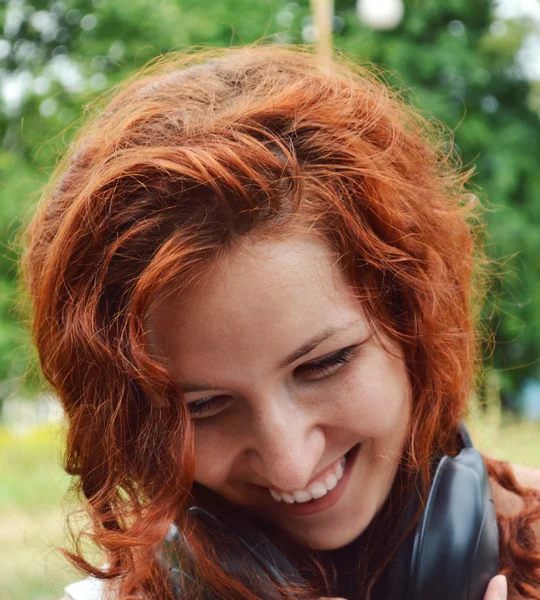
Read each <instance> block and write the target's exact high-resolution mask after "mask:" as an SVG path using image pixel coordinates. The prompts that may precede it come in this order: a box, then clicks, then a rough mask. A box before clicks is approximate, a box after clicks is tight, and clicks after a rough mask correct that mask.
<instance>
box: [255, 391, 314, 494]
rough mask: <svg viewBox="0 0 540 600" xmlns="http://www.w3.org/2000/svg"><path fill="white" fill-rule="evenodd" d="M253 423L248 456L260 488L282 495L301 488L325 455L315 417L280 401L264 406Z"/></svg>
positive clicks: (281, 399) (292, 404)
mask: <svg viewBox="0 0 540 600" xmlns="http://www.w3.org/2000/svg"><path fill="white" fill-rule="evenodd" d="M252 421H253V423H252V428H251V432H250V438H251V439H250V444H249V447H248V449H247V455H248V459H249V461H250V466H251V468H252V469H253V471H255V472H256V473H257V475H258V476H259V478H260V479H261V485H266V486H268V487H272V488H275V489H277V490H280V491H283V492H293V491H295V490H301V489H304V488H305V487H306V486H307V484H308V482H309V481H310V479H312V478H313V476H314V475H315V474H316V472H317V469H318V468H319V466H320V462H321V459H322V456H323V453H324V446H325V438H324V431H323V429H322V427H321V426H320V424H318V422H317V419H316V418H315V416H314V415H312V414H311V412H310V411H309V410H307V409H305V408H303V407H301V406H298V405H296V404H295V403H294V402H293V401H291V400H290V399H289V398H287V399H285V398H280V399H276V400H273V401H271V402H266V403H264V409H263V410H261V411H257V412H255V413H254V414H253V419H252ZM263 482H264V483H263Z"/></svg>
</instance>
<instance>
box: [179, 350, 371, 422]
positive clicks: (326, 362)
mask: <svg viewBox="0 0 540 600" xmlns="http://www.w3.org/2000/svg"><path fill="white" fill-rule="evenodd" d="M359 347H360V344H355V345H353V346H348V347H347V348H342V349H341V350H338V351H337V352H334V353H333V354H329V355H327V356H323V357H322V358H318V359H317V360H314V361H311V362H308V363H304V364H303V365H300V366H298V367H296V369H295V370H294V373H295V375H298V376H299V377H301V378H302V379H307V380H308V381H318V380H320V379H324V378H326V377H329V376H330V375H333V374H334V373H337V372H338V371H339V370H340V369H341V368H342V367H343V366H344V365H346V364H348V363H350V362H351V360H352V359H353V358H354V357H355V356H356V354H357V352H358V348H359ZM230 402H232V398H231V397H230V396H226V395H222V396H210V397H208V398H201V399H200V400H195V401H194V402H189V403H188V409H189V412H190V414H191V417H192V419H206V418H209V417H213V416H214V415H217V414H219V413H220V412H222V411H223V410H225V409H226V408H227V406H228V405H229V404H230Z"/></svg>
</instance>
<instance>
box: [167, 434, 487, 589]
mask: <svg viewBox="0 0 540 600" xmlns="http://www.w3.org/2000/svg"><path fill="white" fill-rule="evenodd" d="M459 437H460V445H461V448H462V449H461V451H460V453H459V454H458V455H457V456H456V457H451V456H443V457H442V458H441V459H440V460H438V461H437V463H436V467H435V472H434V476H433V481H432V485H431V490H430V493H429V497H428V500H427V502H426V504H425V508H424V510H423V512H422V515H421V517H420V519H419V521H418V523H417V525H416V527H415V528H413V530H412V531H411V532H410V534H409V535H408V537H407V538H406V539H405V541H404V542H403V543H402V544H401V545H400V547H399V550H398V551H397V553H396V555H395V556H394V558H393V559H392V561H391V563H390V565H389V566H388V568H387V573H388V578H387V580H388V591H387V594H386V595H387V598H388V600H482V599H483V597H484V594H485V592H486V588H487V585H488V583H489V581H490V579H491V578H492V577H494V576H495V575H496V574H497V572H498V565H499V534H498V528H497V518H496V512H495V505H494V502H493V498H492V494H491V486H490V483H489V478H488V475H487V471H486V467H485V465H484V461H483V460H482V456H481V455H480V453H479V452H478V451H477V450H475V449H474V447H473V444H472V441H471V438H470V436H469V433H468V432H467V429H466V428H465V426H464V425H463V424H461V425H460V429H459ZM419 506H420V501H419V499H417V498H416V497H415V499H414V500H413V501H411V502H410V503H409V504H408V506H407V509H406V514H405V515H404V525H407V524H409V523H410V519H412V516H413V515H414V514H415V513H416V510H417V508H418V507H419ZM189 513H190V515H191V516H192V517H193V518H195V519H196V520H197V521H199V522H200V523H202V524H203V525H204V526H205V528H207V529H209V530H210V531H213V532H215V534H216V539H219V544H216V546H217V547H218V550H219V557H220V563H221V567H222V568H223V570H225V571H226V572H228V573H229V574H230V575H232V576H233V577H235V578H238V579H239V580H240V581H242V582H243V583H245V584H246V585H248V587H250V589H253V591H254V592H255V593H257V594H258V595H259V596H260V598H262V599H264V600H283V598H287V599H290V600H292V599H293V598H294V596H293V595H292V594H288V593H287V592H285V595H283V593H282V592H279V591H277V590H278V588H279V589H281V590H282V591H283V590H286V589H287V586H290V584H291V583H293V584H294V583H298V584H299V585H301V584H302V577H301V575H300V574H299V572H298V570H297V568H296V567H295V566H294V565H293V564H292V563H291V561H290V560H289V559H288V558H287V557H286V556H285V555H284V554H283V552H281V550H279V549H278V548H276V546H275V545H274V544H273V543H272V542H271V541H270V539H269V538H268V537H267V536H266V535H265V534H264V533H263V532H262V531H261V530H260V529H259V528H258V527H256V526H255V525H254V524H253V523H252V522H251V521H247V520H245V519H243V518H242V517H241V516H238V515H237V514H234V515H233V514H230V513H228V514H227V515H226V516H225V515H222V514H219V516H218V515H217V514H215V513H212V512H209V511H208V510H206V509H204V508H201V507H199V506H193V507H191V508H190V509H189ZM405 530H406V529H404V530H403V531H405ZM184 542H185V540H183V538H182V536H181V534H180V533H179V532H178V531H175V532H173V533H171V534H170V535H169V538H168V540H167V543H168V544H182V543H184ZM168 569H169V575H170V581H171V585H172V587H173V588H174V589H175V592H176V595H177V597H178V598H181V597H182V590H181V581H182V580H183V577H185V576H188V575H187V574H186V573H185V572H184V571H182V572H181V571H180V567H179V566H178V565H177V564H176V565H175V564H174V563H171V562H170V560H169V563H168ZM188 578H189V576H188ZM254 588H255V589H254ZM208 598H214V599H215V597H214V596H211V595H210V594H208ZM215 600H217V599H215ZM219 600H227V599H219ZM348 600H356V599H355V598H350V599H348Z"/></svg>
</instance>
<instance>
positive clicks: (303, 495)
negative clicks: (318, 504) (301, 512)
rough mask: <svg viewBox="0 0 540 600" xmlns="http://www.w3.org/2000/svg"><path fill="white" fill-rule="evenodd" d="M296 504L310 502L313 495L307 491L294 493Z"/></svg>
mask: <svg viewBox="0 0 540 600" xmlns="http://www.w3.org/2000/svg"><path fill="white" fill-rule="evenodd" d="M293 496H294V501H295V502H309V500H311V494H310V493H309V492H308V491H307V490H299V491H298V492H293Z"/></svg>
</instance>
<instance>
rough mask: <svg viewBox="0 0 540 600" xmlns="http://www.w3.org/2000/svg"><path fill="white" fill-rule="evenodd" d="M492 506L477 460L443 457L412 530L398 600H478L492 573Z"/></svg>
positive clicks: (470, 454)
mask: <svg viewBox="0 0 540 600" xmlns="http://www.w3.org/2000/svg"><path fill="white" fill-rule="evenodd" d="M498 563H499V542H498V530H497V521H496V514H495V506H494V504H493V499H492V496H491V487H490V484H489V478H488V475H487V472H486V468H485V465H484V461H483V459H482V456H481V455H480V454H479V452H477V451H476V450H475V449H474V448H472V447H466V448H464V449H463V450H462V451H461V452H460V453H459V455H458V456H456V457H455V458H451V457H449V456H444V457H443V458H442V459H441V461H440V462H439V464H438V467H437V471H436V473H435V476H434V478H433V483H432V487H431V491H430V494H429V497H428V500H427V502H426V506H425V509H424V512H423V514H422V517H421V518H420V521H419V522H418V525H417V527H416V532H415V535H414V543H413V548H412V555H411V563H410V581H409V586H408V591H409V595H408V596H407V597H406V599H404V600H482V599H483V596H484V594H485V591H486V588H487V585H488V583H489V581H490V579H491V578H492V577H494V576H495V575H496V574H497V572H498Z"/></svg>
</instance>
